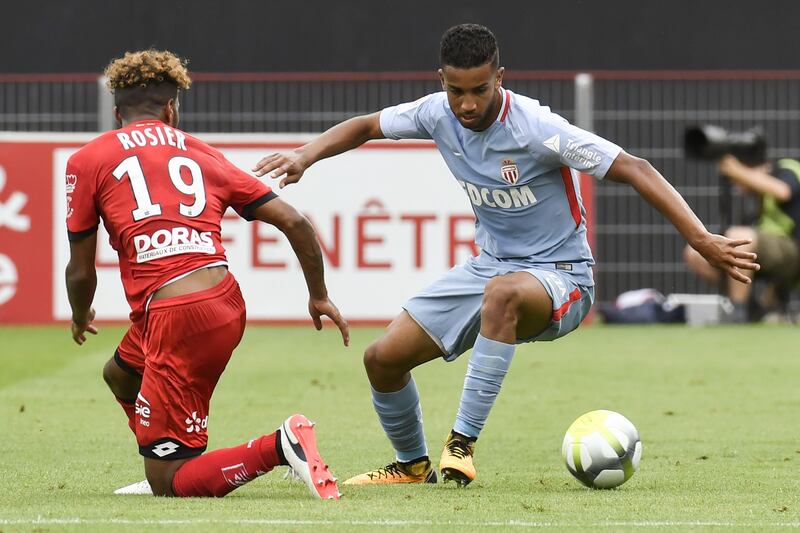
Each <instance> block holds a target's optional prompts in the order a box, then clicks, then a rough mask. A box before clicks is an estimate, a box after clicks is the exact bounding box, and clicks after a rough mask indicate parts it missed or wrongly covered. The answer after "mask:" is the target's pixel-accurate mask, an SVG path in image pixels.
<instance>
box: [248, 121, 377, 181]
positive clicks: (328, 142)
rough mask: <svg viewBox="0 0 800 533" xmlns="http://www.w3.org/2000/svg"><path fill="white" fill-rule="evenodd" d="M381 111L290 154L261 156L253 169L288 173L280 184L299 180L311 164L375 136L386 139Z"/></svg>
mask: <svg viewBox="0 0 800 533" xmlns="http://www.w3.org/2000/svg"><path fill="white" fill-rule="evenodd" d="M383 138H384V135H383V131H381V119H380V113H372V114H371V115H362V116H359V117H354V118H351V119H349V120H345V121H344V122H342V123H340V124H337V125H336V126H334V127H332V128H331V129H329V130H327V131H326V132H325V133H323V134H322V135H320V136H319V137H317V138H316V139H314V140H313V141H310V142H309V143H307V144H305V145H303V146H301V147H300V148H295V149H294V150H292V151H291V152H289V153H288V154H278V153H274V154H270V155H268V156H267V157H265V158H263V159H261V161H259V162H258V163H256V166H255V167H253V172H255V173H256V176H263V175H265V174H270V177H271V178H280V177H281V176H283V175H284V174H285V175H286V177H285V178H283V179H282V180H281V181H280V183H279V185H278V186H279V187H280V188H281V189H283V188H284V187H285V186H286V185H289V184H290V183H297V182H298V181H300V178H301V177H302V176H303V173H304V172H305V171H306V169H307V168H308V167H310V166H311V165H313V164H314V163H316V162H317V161H319V160H320V159H325V158H327V157H331V156H334V155H337V154H341V153H342V152H347V151H348V150H352V149H353V148H357V147H359V146H361V145H362V144H364V143H365V142H367V141H369V140H371V139H383Z"/></svg>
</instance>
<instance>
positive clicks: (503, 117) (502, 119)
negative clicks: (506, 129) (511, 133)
mask: <svg viewBox="0 0 800 533" xmlns="http://www.w3.org/2000/svg"><path fill="white" fill-rule="evenodd" d="M503 94H504V95H505V97H506V98H505V100H506V101H505V104H504V105H503V114H502V115H500V122H505V121H506V117H507V116H508V109H509V108H510V107H511V93H510V92H508V91H503Z"/></svg>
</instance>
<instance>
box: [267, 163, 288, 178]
mask: <svg viewBox="0 0 800 533" xmlns="http://www.w3.org/2000/svg"><path fill="white" fill-rule="evenodd" d="M291 166H292V164H291V163H290V162H289V163H283V164H280V165H277V164H276V165H275V166H273V167H272V168H274V169H275V170H273V171H272V172H270V174H269V177H270V178H273V179H276V178H279V177H281V176H283V175H284V174H288V172H289V168H291Z"/></svg>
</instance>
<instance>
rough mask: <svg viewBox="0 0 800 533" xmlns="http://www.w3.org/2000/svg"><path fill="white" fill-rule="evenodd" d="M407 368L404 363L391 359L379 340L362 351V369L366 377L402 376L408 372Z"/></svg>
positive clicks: (394, 358)
mask: <svg viewBox="0 0 800 533" xmlns="http://www.w3.org/2000/svg"><path fill="white" fill-rule="evenodd" d="M407 366H408V364H407V363H406V362H405V361H400V360H398V359H397V358H396V357H391V356H390V354H389V353H388V351H387V350H386V348H385V347H384V346H383V345H382V344H381V342H380V340H378V341H376V342H373V343H372V344H370V345H369V346H368V347H367V349H366V350H364V368H365V369H366V371H367V375H368V376H385V375H387V374H390V375H395V374H398V373H400V374H403V373H405V372H407V371H408V370H409V368H407Z"/></svg>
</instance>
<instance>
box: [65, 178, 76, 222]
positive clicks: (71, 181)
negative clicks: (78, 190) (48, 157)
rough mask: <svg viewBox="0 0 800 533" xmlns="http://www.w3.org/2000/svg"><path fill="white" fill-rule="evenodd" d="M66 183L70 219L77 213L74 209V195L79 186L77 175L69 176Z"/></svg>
mask: <svg viewBox="0 0 800 533" xmlns="http://www.w3.org/2000/svg"><path fill="white" fill-rule="evenodd" d="M65 181H66V191H67V218H69V217H71V216H72V213H74V211H75V210H74V209H72V193H73V192H75V186H76V185H78V176H76V175H75V174H67V175H66V178H65Z"/></svg>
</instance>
